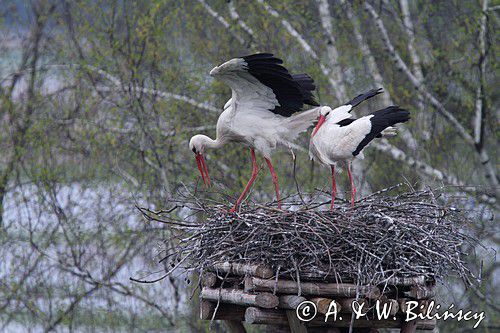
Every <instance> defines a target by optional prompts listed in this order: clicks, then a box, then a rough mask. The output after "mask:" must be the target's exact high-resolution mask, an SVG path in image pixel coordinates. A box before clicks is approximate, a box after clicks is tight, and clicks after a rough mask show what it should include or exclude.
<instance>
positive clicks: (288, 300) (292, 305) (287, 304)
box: [278, 295, 306, 310]
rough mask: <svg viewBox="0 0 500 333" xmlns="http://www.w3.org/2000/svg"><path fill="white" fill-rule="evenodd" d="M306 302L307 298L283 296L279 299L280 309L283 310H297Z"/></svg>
mask: <svg viewBox="0 0 500 333" xmlns="http://www.w3.org/2000/svg"><path fill="white" fill-rule="evenodd" d="M305 300H306V298H305V297H302V296H297V295H281V296H280V297H279V301H280V302H279V304H278V307H279V308H281V309H289V310H295V309H297V306H299V304H300V303H302V302H304V301H305Z"/></svg>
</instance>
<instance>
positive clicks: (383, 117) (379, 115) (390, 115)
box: [370, 105, 410, 132]
mask: <svg viewBox="0 0 500 333" xmlns="http://www.w3.org/2000/svg"><path fill="white" fill-rule="evenodd" d="M370 120H371V121H372V123H375V124H376V125H377V127H379V128H380V127H383V128H380V132H382V131H383V130H384V129H386V128H388V127H389V126H394V125H396V124H398V123H404V122H406V121H408V120H410V112H408V111H407V110H404V109H401V108H400V107H399V106H395V105H393V106H389V107H387V108H385V109H382V110H378V111H375V112H373V118H371V119H370Z"/></svg>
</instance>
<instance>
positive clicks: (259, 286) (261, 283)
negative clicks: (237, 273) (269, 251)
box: [245, 277, 380, 299]
mask: <svg viewBox="0 0 500 333" xmlns="http://www.w3.org/2000/svg"><path fill="white" fill-rule="evenodd" d="M275 288H276V292H277V293H280V294H296V295H297V294H298V293H299V287H298V285H297V282H295V281H291V280H278V281H275V280H265V279H260V278H256V277H247V278H246V279H245V291H271V292H273V291H274V290H275ZM300 291H301V293H302V294H303V295H312V296H335V297H356V294H357V293H358V292H359V294H360V295H362V296H364V297H366V298H370V299H377V298H378V297H380V289H378V288H377V287H375V286H356V285H355V284H347V283H319V282H302V283H301V284H300Z"/></svg>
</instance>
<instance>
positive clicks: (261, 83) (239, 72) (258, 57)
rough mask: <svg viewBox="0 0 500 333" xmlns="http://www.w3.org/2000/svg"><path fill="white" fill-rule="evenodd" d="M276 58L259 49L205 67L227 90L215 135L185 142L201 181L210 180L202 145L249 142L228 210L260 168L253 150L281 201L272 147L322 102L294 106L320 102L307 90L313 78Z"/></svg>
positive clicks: (307, 122)
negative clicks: (240, 184) (247, 165)
mask: <svg viewBox="0 0 500 333" xmlns="http://www.w3.org/2000/svg"><path fill="white" fill-rule="evenodd" d="M281 63H282V60H281V59H278V58H275V57H274V56H273V55H272V54H269V53H259V54H253V55H249V56H245V57H241V58H235V59H231V60H229V61H227V62H225V63H223V64H222V65H220V66H217V67H215V68H213V69H212V70H211V71H210V75H212V76H214V77H216V78H217V79H219V80H221V81H223V82H225V83H226V84H227V85H229V86H230V87H231V90H232V96H231V98H230V99H229V101H227V103H226V104H225V106H224V111H223V112H222V113H221V115H220V116H219V119H218V121H217V138H216V139H215V140H213V139H211V138H209V137H207V136H205V135H201V134H198V135H195V136H193V137H192V138H191V140H190V142H189V149H191V150H192V151H193V152H194V153H195V154H196V159H197V163H198V169H199V170H200V173H201V176H202V178H203V179H204V181H205V184H210V178H209V175H208V169H207V167H206V163H205V160H204V158H203V154H204V153H205V149H206V148H219V147H221V146H223V145H225V144H226V143H228V142H239V143H241V144H244V145H246V146H248V147H250V150H251V156H252V177H251V178H250V180H249V181H248V184H247V185H246V187H245V189H244V190H243V193H242V194H241V195H240V197H239V198H238V200H237V201H236V204H235V206H234V207H233V208H232V209H231V212H234V211H235V210H236V209H237V207H238V206H239V204H240V203H241V201H242V200H243V199H244V197H245V195H246V193H247V192H248V190H249V189H250V186H251V185H252V183H253V182H254V181H255V178H256V177H257V174H258V172H259V169H258V167H257V162H256V158H255V150H257V151H258V152H260V153H261V154H262V155H263V156H264V158H265V160H266V163H267V165H268V167H269V170H270V172H271V175H272V179H273V183H274V186H275V190H276V199H277V201H278V205H279V206H280V195H279V185H278V178H277V176H276V173H275V172H274V169H273V166H272V163H271V160H270V158H271V153H272V152H273V151H274V149H275V148H276V147H277V146H279V145H282V146H285V147H291V146H292V145H293V141H294V140H295V139H296V138H297V136H298V135H299V133H301V132H303V131H305V130H306V129H307V128H309V127H310V126H312V125H313V123H314V121H315V120H316V118H317V117H318V115H319V110H320V109H321V108H315V109H312V110H308V111H303V112H298V111H300V110H301V109H302V106H303V105H304V104H309V105H315V106H318V105H319V104H318V103H317V102H316V101H315V100H314V97H313V95H312V91H314V89H315V85H314V81H313V79H312V78H311V77H310V76H309V75H307V74H298V75H291V74H290V73H289V72H288V70H287V69H286V68H285V67H283V66H281ZM324 108H325V110H331V109H330V108H329V107H324ZM296 112H298V113H296Z"/></svg>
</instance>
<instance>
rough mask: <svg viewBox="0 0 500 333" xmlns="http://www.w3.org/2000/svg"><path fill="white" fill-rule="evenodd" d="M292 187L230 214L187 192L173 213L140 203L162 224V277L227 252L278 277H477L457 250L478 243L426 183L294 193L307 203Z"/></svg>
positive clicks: (230, 258) (226, 257) (368, 280)
mask: <svg viewBox="0 0 500 333" xmlns="http://www.w3.org/2000/svg"><path fill="white" fill-rule="evenodd" d="M296 197H297V198H296V201H294V198H295V197H290V198H288V199H287V200H286V205H284V207H283V208H284V210H283V211H280V210H278V209H277V208H276V206H275V205H273V206H271V205H267V206H263V205H258V204H248V205H244V206H243V207H242V208H241V210H240V212H239V213H234V214H229V213H227V209H228V207H227V205H222V204H219V203H216V202H214V201H212V200H209V199H199V198H197V197H196V196H194V195H191V194H184V195H181V197H180V198H179V199H178V200H177V201H176V203H177V206H176V207H175V208H179V209H177V210H176V213H175V212H174V213H173V212H172V210H170V211H168V212H166V211H160V212H153V211H151V210H148V209H145V208H140V210H141V212H142V213H143V214H144V216H145V217H146V219H148V220H150V221H156V222H162V223H166V225H167V227H168V230H169V231H170V232H169V235H170V236H169V237H168V238H167V239H166V240H165V242H164V246H163V248H162V251H161V256H162V259H161V262H164V263H168V265H166V267H168V268H167V271H166V273H165V272H164V274H162V277H166V276H168V275H170V274H172V273H173V272H175V271H178V269H179V268H181V269H184V270H187V271H198V272H199V273H203V272H204V271H205V270H207V269H209V268H211V267H213V266H214V265H216V264H220V263H223V262H231V263H243V264H265V265H267V266H269V267H272V269H273V270H274V271H275V272H276V276H279V277H283V278H293V279H296V280H301V279H302V280H321V281H332V282H350V283H359V284H363V285H365V284H381V283H384V281H388V280H389V279H390V278H394V277H414V276H425V277H426V278H427V279H429V280H441V279H442V278H443V277H444V276H448V275H450V274H452V273H454V274H453V275H456V276H458V277H460V278H461V279H462V280H463V281H464V282H466V283H467V284H470V283H471V282H472V281H473V280H474V279H475V277H474V275H473V274H472V273H471V271H470V270H469V269H468V268H467V266H466V264H465V262H464V256H465V255H466V254H465V253H463V252H462V249H464V248H465V247H466V245H476V244H477V243H478V242H477V240H476V239H474V238H472V237H470V236H469V235H467V234H466V233H465V232H464V229H463V228H464V226H465V225H466V223H467V222H468V221H467V218H466V217H465V215H464V214H462V213H461V212H460V211H459V210H458V209H456V208H453V207H450V206H445V205H443V204H440V203H439V201H440V200H438V199H437V195H435V194H434V193H433V192H432V191H431V190H426V191H416V192H411V193H405V194H400V195H397V196H388V195H386V193H385V191H381V192H378V193H377V194H373V195H371V196H368V197H365V198H363V199H361V200H360V201H358V202H357V203H356V205H355V207H354V208H351V207H350V205H349V204H348V203H341V204H336V206H335V208H334V210H333V211H330V210H328V207H329V206H328V204H327V203H328V201H326V202H318V199H321V198H323V199H324V198H325V196H324V195H321V194H318V193H316V194H310V195H302V197H306V198H309V199H311V198H312V199H311V200H312V201H310V202H309V203H308V204H307V205H304V203H303V202H302V201H301V200H302V199H301V200H299V198H298V196H296ZM174 214H176V215H178V216H179V215H181V216H184V217H183V218H174V217H172V215H174ZM473 247H474V246H470V247H469V248H473ZM157 280H158V279H157ZM155 281H156V280H155Z"/></svg>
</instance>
